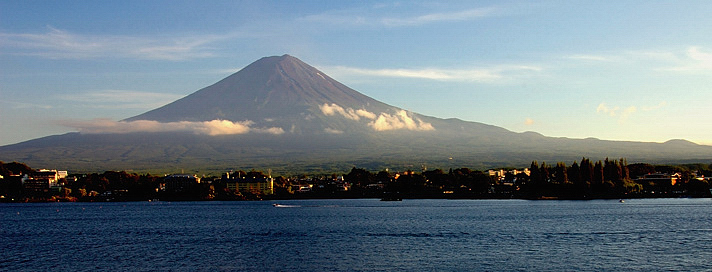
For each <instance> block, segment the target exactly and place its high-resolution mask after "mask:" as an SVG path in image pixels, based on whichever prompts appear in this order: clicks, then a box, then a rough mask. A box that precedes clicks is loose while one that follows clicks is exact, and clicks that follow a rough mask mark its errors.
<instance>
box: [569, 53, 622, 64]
mask: <svg viewBox="0 0 712 272" xmlns="http://www.w3.org/2000/svg"><path fill="white" fill-rule="evenodd" d="M566 58H567V59H572V60H582V61H593V62H613V61H616V60H617V58H616V57H612V56H604V55H585V54H582V55H570V56H566Z"/></svg>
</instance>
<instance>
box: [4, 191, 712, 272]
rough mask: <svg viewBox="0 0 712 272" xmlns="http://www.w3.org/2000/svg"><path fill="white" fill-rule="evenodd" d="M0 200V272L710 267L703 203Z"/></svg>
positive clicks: (710, 235) (711, 220)
mask: <svg viewBox="0 0 712 272" xmlns="http://www.w3.org/2000/svg"><path fill="white" fill-rule="evenodd" d="M274 203H275V202H134V203H44V204H0V224H1V225H0V247H1V250H0V270H2V271H23V270H26V271H37V270H40V271H76V270H80V271H81V270H85V271H89V270H91V271H94V270H112V271H121V270H131V271H196V270H198V271H216V270H217V271H265V270H267V271H393V270H400V271H423V270H425V271H700V270H712V200H710V199H655V200H627V201H626V202H625V203H619V202H618V201H617V200H616V201H613V200H596V201H525V200H463V201H460V200H457V201H456V200H405V201H402V202H381V201H378V200H369V199H366V200H306V201H280V202H279V203H281V204H286V205H288V206H287V207H273V206H272V204H274Z"/></svg>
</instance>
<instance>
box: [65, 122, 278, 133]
mask: <svg viewBox="0 0 712 272" xmlns="http://www.w3.org/2000/svg"><path fill="white" fill-rule="evenodd" d="M253 124H254V123H253V122H252V121H242V122H232V121H228V120H211V121H203V122H190V121H180V122H166V123H161V122H158V121H152V120H137V121H113V120H108V119H95V120H92V121H67V122H63V125H65V126H68V127H72V128H75V129H77V130H79V132H80V133H87V134H106V133H134V132H180V131H184V132H192V133H195V134H200V135H210V136H216V135H236V134H246V133H250V132H255V133H265V134H275V135H278V134H283V133H284V130H283V129H282V128H278V127H270V128H252V127H251V126H252V125H253Z"/></svg>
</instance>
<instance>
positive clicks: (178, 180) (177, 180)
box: [163, 174, 200, 193]
mask: <svg viewBox="0 0 712 272" xmlns="http://www.w3.org/2000/svg"><path fill="white" fill-rule="evenodd" d="M163 182H164V184H165V190H166V191H167V192H173V193H179V192H185V191H188V190H189V189H190V188H191V187H193V186H195V185H197V184H199V183H200V178H199V177H197V176H195V175H186V174H173V175H169V176H166V177H164V178H163Z"/></svg>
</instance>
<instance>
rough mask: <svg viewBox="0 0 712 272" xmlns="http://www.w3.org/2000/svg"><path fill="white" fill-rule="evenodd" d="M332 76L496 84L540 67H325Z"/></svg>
mask: <svg viewBox="0 0 712 272" xmlns="http://www.w3.org/2000/svg"><path fill="white" fill-rule="evenodd" d="M327 69H328V70H330V71H332V73H334V74H340V75H366V76H379V77H403V78H420V79H431V80H439V81H471V82H496V81H502V80H506V79H510V78H513V77H517V76H520V75H522V74H526V73H531V72H539V71H541V70H542V68H541V67H537V66H528V65H502V66H497V67H492V68H482V69H441V68H427V69H364V68H354V67H345V66H335V67H330V68H329V67H327Z"/></svg>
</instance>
